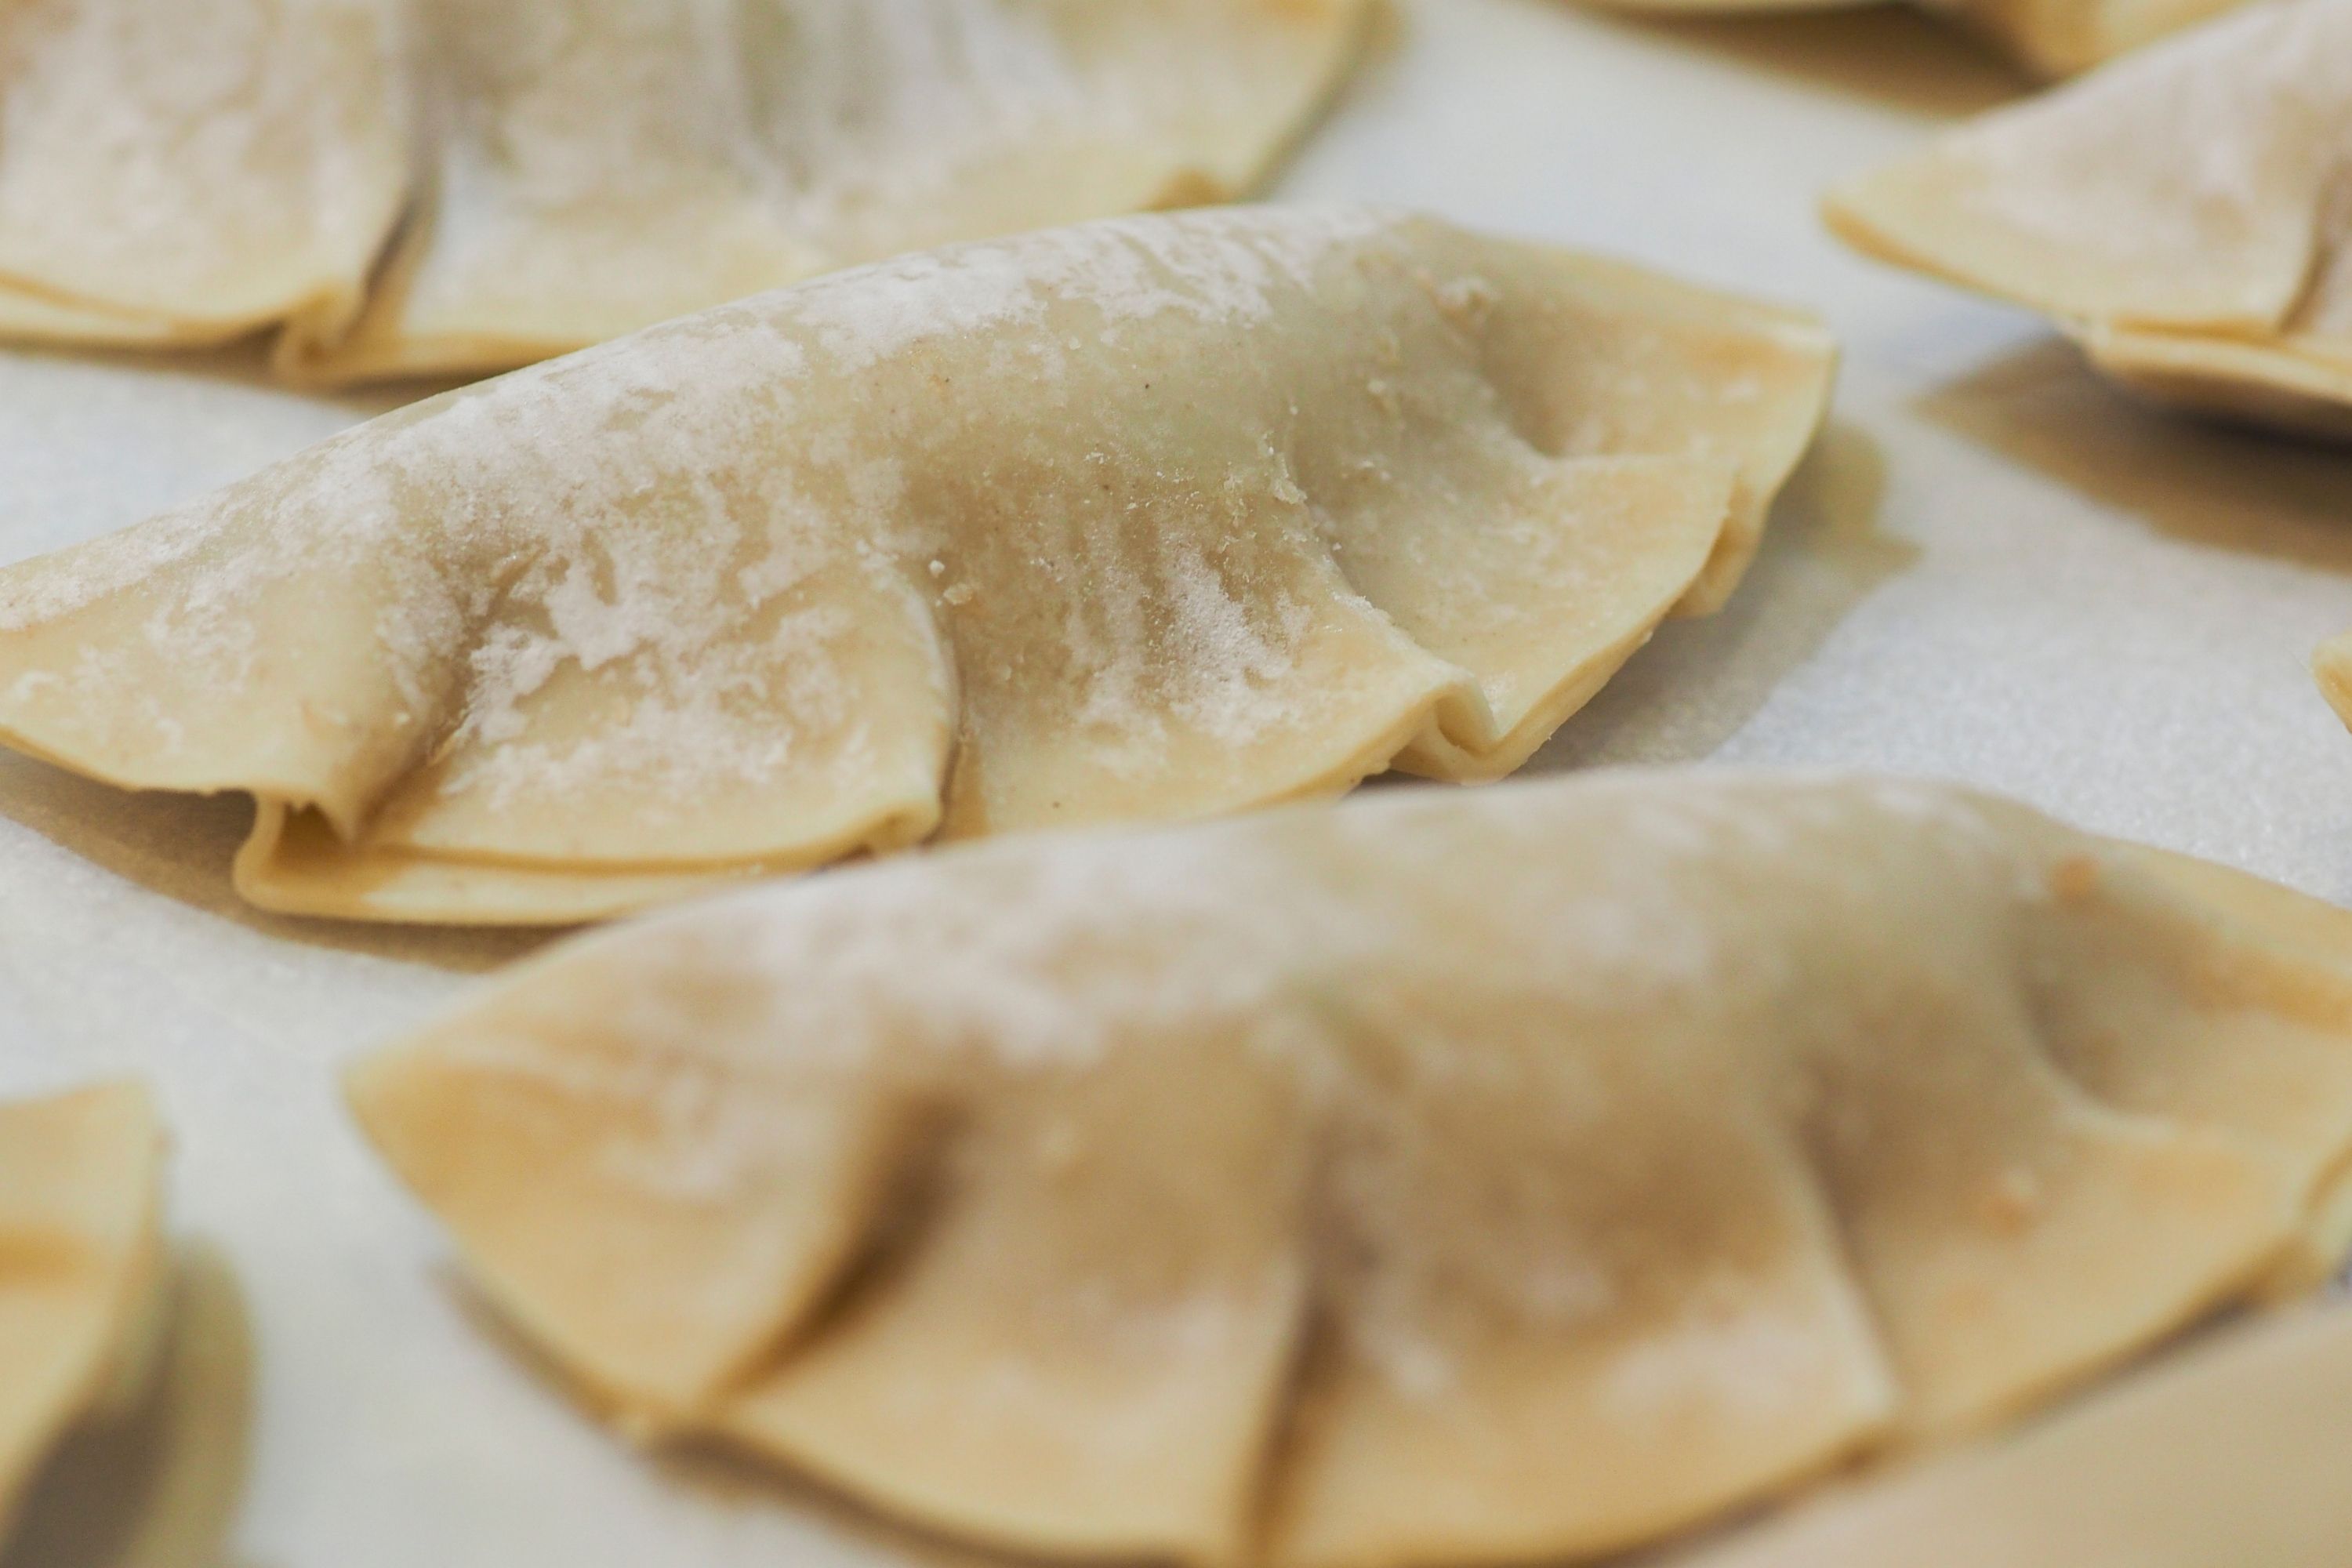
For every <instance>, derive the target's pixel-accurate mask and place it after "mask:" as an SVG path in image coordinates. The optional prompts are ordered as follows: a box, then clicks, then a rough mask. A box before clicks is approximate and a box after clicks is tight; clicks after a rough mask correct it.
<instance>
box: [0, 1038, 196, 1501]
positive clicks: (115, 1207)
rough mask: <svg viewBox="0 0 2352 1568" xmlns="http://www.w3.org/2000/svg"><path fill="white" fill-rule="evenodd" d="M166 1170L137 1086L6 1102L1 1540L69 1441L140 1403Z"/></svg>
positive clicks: (157, 1284)
mask: <svg viewBox="0 0 2352 1568" xmlns="http://www.w3.org/2000/svg"><path fill="white" fill-rule="evenodd" d="M162 1210H163V1130H162V1127H161V1125H160V1123H159V1122H158V1121H157V1120H156V1116H155V1108H154V1105H153V1102H152V1100H149V1098H148V1095H147V1091H146V1090H145V1089H142V1088H140V1087H139V1086H137V1085H136V1084H113V1085H108V1086H104V1087H101V1088H97V1089H82V1090H79V1091H77V1092H75V1093H71V1094H65V1095H60V1096H57V1097H54V1098H50V1099H46V1100H17V1101H13V1102H6V1103H0V1541H5V1538H6V1533H7V1527H8V1521H9V1519H10V1516H11V1515H12V1513H13V1512H14V1511H15V1508H16V1504H17V1502H18V1501H19V1500H20V1499H21V1497H22V1495H23V1492H24V1489H25V1488H26V1485H27V1484H28V1483H29V1482H30V1481H31V1480H32V1479H33V1476H34V1473H35V1471H36V1470H37V1469H38V1468H39V1467H40V1464H41V1461H42V1459H43V1458H46V1457H47V1454H48V1453H49V1451H50V1449H51V1448H52V1447H55V1445H56V1443H57V1441H58V1437H60V1436H63V1435H64V1433H65V1431H66V1430H67V1428H68V1427H70V1426H73V1425H74V1424H75V1423H77V1422H78V1421H79V1420H81V1419H82V1418H83V1417H84V1416H86V1415H90V1414H92V1413H93V1412H94V1411H97V1410H100V1409H102V1408H103V1407H105V1406H106V1405H109V1404H110V1403H112V1402H113V1401H115V1400H117V1399H121V1398H127V1397H128V1396H129V1395H130V1394H133V1393H135V1391H136V1388H137V1385H138V1381H139V1380H138V1373H140V1371H141V1370H142V1368H143V1364H144V1363H145V1362H146V1360H147V1357H146V1355H145V1354H144V1352H145V1351H146V1349H147V1348H148V1347H149V1346H150V1345H151V1344H152V1340H153V1338H154V1335H153V1333H152V1329H153V1327H154V1325H155V1323H156V1322H157V1321H158V1318H159V1308H160V1305H161V1297H162V1293H163V1290H162V1287H163V1278H164V1268H163V1233H162Z"/></svg>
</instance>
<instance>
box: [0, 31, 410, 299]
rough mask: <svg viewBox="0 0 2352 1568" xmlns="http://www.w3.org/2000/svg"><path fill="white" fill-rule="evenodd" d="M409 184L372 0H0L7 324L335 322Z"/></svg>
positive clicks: (0, 184)
mask: <svg viewBox="0 0 2352 1568" xmlns="http://www.w3.org/2000/svg"><path fill="white" fill-rule="evenodd" d="M407 184H408V153H407V131H406V110H405V102H404V79H403V77H402V74H401V72H400V69H399V66H398V60H397V44H396V39H395V37H394V30H393V28H392V26H391V23H390V19H389V16H388V14H387V12H386V11H385V9H384V8H383V6H382V5H377V4H373V3H371V0H167V3H164V4H157V3H155V0H12V3H11V4H8V5H0V335H5V336H12V337H21V338H46V339H65V340H69V341H75V342H126V343H158V344H195V343H207V342H222V341H225V340H226V339H230V338H235V337H238V336H241V335H243V334H244V333H247V332H250V331H254V330H255V329H256V328H258V327H263V326H268V325H273V324H275V323H278V322H280V321H294V322H296V323H298V324H299V325H298V330H299V331H303V332H306V333H315V334H328V335H332V334H335V333H338V332H340V331H342V330H343V329H344V328H346V327H348V326H349V324H350V322H351V321H352V317H353V315H354V314H355V313H356V312H357V310H358V309H359V303H360V298H361V293H362V289H363V288H364V287H365V284H366V281H367V275H368V270H369V268H370V267H371V266H373V263H374V260H375V258H376V256H377V254H378V252H379V251H380V250H381V249H382V247H383V241H384V238H385V237H386V235H388V234H389V233H390V231H391V229H392V226H393V225H394V222H395V220H396V219H397V218H398V217H399V215H400V209H401V205H402V203H403V201H404V199H405V193H406V189H407Z"/></svg>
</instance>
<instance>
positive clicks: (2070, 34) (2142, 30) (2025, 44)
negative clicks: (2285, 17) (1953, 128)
mask: <svg viewBox="0 0 2352 1568" xmlns="http://www.w3.org/2000/svg"><path fill="white" fill-rule="evenodd" d="M1591 3H1592V4H1595V5H1601V6H1602V7H1604V8H1606V9H1610V10H1615V11H1624V12H1629V13H1633V14H1635V15H1646V16H1769V15H1779V14H1782V13H1788V12H1807V11H1837V10H1845V9H1849V8H1852V7H1853V6H1857V5H1866V4H1870V3H1871V0H1591ZM2243 3H2244V0H1917V4H1918V5H1919V6H1920V8H1921V9H1923V10H1926V11H1928V12H1931V13H1933V14H1934V15H1937V16H1948V17H1950V18H1951V19H1952V20H1953V21H1955V22H1957V23H1958V24H1959V25H1960V26H1964V27H1966V28H1968V29H1969V30H1970V31H1972V32H1974V33H1977V34H1979V36H1981V37H1983V38H1984V39H1985V40H1986V41H1987V42H1989V43H1990V44H1991V45H1992V46H1993V47H1996V48H1998V49H1999V50H2000V52H2001V53H2003V54H2005V55H2007V56H2008V57H2009V58H2011V59H2012V60H2015V61H2016V62H2017V63H2018V64H2019V65H2021V66H2022V67H2024V68H2026V69H2027V70H2029V71H2032V73H2034V74H2035V75H2036V76H2042V77H2063V76H2073V75H2074V74H2075V73H2076V72H2078V71H2085V70H2089V69H2091V68H2093V67H2095V66H2098V65H2101V64H2103V63H2105V61H2108V60H2111V59H2114V58H2116V57H2117V56H2118V55H2123V54H2127V53H2129V52H2130V51H2131V50H2133V49H2137V48H2139V47H2143V46H2145V45H2147V44H2149V43H2152V42H2154V41H2155V40H2157V39H2158V38H2161V37H2165V36H2166V35H2167V34H2169V33H2174V32H2178V31H2179V30H2180V29H2181V28H2183V27H2189V26H2194V25H2196V24H2197V23H2200V22H2202V21H2205V20H2206V19H2208V18H2209V17H2211V16H2218V15H2220V14H2221V12H2223V11H2227V10H2231V9H2233V8H2235V7H2236V6H2238V5H2242V4H2243Z"/></svg>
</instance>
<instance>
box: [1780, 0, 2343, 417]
mask: <svg viewBox="0 0 2352 1568" xmlns="http://www.w3.org/2000/svg"><path fill="white" fill-rule="evenodd" d="M2347 54H2352V4H2347V0H2271V3H2267V4H2263V5H2252V6H2249V7H2247V8H2245V9H2244V10H2242V11H2240V12H2237V13H2234V14H2232V15H2231V16H2226V17H2223V18H2221V19H2220V20H2218V21H2214V22H2211V23H2209V24H2207V25H2206V26H2202V27H2200V28H2198V29H2197V30H2195V31H2193V32H2190V33H2188V34H2184V35H2182V36H2181V37H2177V38H2172V39H2168V40H2167V41H2166V42H2164V43H2162V44H2159V45H2157V46H2154V47H2150V48H2148V49H2147V50H2146V51H2144V52H2142V53H2139V54H2136V55H2133V56H2130V57H2129V58H2126V59H2123V60H2121V61H2118V62H2117V63H2116V64H2114V65H2112V66H2109V67H2107V68H2105V69H2104V70H2102V71H2100V72H2098V73H2097V74H2096V75H2095V76H2092V77H2090V78H2088V79H2084V80H2083V81H2080V82H2076V83H2074V84H2072V85H2070V86H2067V87H2064V88H2061V89H2057V90H2055V91H2053V92H2051V93H2049V94H2047V95H2045V96H2043V97H2042V98H2038V99H2034V100H2029V101H2028V102H2026V103H2023V104H2021V105H2018V106H2015V107H2013V108H2008V109H2002V110H1995V111H1993V112H1992V113H1990V114H1989V115H1986V116H1983V117H1982V118H1980V119H1978V120H1975V121H1969V123H1967V124H1965V125H1962V126H1961V127H1959V128H1958V129H1957V130H1955V131H1951V132H1946V133H1945V134H1943V135H1942V136H1940V137H1938V138H1937V139H1936V140H1935V141H1934V142H1931V143H1930V144H1929V146H1928V147H1927V149H1926V150H1925V151H1924V152H1922V153H1918V154H1916V156H1913V157H1910V158H1907V159H1905V160H1903V161H1901V162H1899V163H1895V164H1894V165H1892V166H1890V167H1888V168H1885V169H1882V170H1878V171H1876V172H1874V173H1871V174H1864V175H1863V176H1862V177H1861V178H1859V179H1857V180H1855V181H1853V182H1852V183H1850V184H1846V185H1844V186H1842V187H1841V188H1839V189H1838V190H1837V191H1835V192H1833V193H1832V195H1831V196H1830V197H1829V200H1828V203H1827V206H1826V213H1827V216H1828V219H1829V222H1830V226H1832V229H1834V230H1835V231H1836V232H1837V233H1838V234H1839V235H1840V236H1841V237H1843V238H1844V239H1845V240H1847V241H1848V242H1849V243H1851V244H1853V246H1855V247H1857V248H1859V249H1861V250H1863V251H1864V252H1866V253H1868V254H1871V255H1873V256H1876V257H1879V258H1883V259H1885V260H1889V261H1893V262H1895V263H1897V264H1899V265H1902V266H1905V267H1909V268H1915V269H1916V270H1919V271H1923V272H1927V273H1929V274H1931V275H1934V276H1937V277H1940V278H1944V279H1948V280H1951V281H1954V282H1957V283H1959V284H1962V285H1964V286H1966V287H1969V288H1972V289H1979V290H1982V291H1984V292H1986V293H1989V294H1993V295H1997V296H1999V297H2000V298H2003V299H2008V300H2016V301H2018V302H2020V303H2022V304H2025V305H2029V306H2031V307H2032V308H2034V309H2036V310H2043V311H2046V312H2048V313H2049V314H2050V315H2051V316H2052V317H2053V318H2054V319H2055V320H2056V321H2057V322H2058V324H2059V325H2060V326H2061V327H2062V328H2063V330H2064V331H2066V332H2067V333H2068V334H2069V335H2070V336H2072V337H2074V339H2075V340H2076V341H2077V342H2080V343H2081V344H2082V345H2083V347H2084V350H2085V352H2086V353H2088V354H2089V355H2090V357H2091V359H2092V361H2093V363H2095V364H2096V365H2097V366H2098V367H2099V369H2100V370H2101V371H2103V372H2105V374H2108V375H2109V376H2111V377H2113V378H2114V379H2115V380H2116V381H2118V382H2119V383H2121V384H2124V385H2126V386H2128V387H2130V388H2132V389H2134V390H2136V391H2137V392H2140V393H2142V394H2144V395H2147V396H2149V397H2152V398H2154V399H2156V400H2158V401H2159V402H2164V403H2168V404H2173V405H2179V406H2182V407H2186V408H2190V409H2194V410H2199V411H2201V412H2206V413H2211V414H2219V415H2222V416H2229V417H2231V418H2234V419H2238V420H2242V421H2246V422H2251V423H2255V424H2264V425H2272V426H2279V427H2283V428H2287V429H2292V430H2299V431H2307V432H2313V433H2317V434H2321V435H2327V436H2333V437H2346V436H2347V435H2352V267H2347V264H2346V260H2345V258H2346V256H2347V240H2352V206H2347V204H2346V203H2345V202H2344V201H2343V199H2342V196H2343V192H2344V189H2345V181H2346V178H2347V169H2352V164H2347V159H2346V153H2345V149H2346V148H2347V146H2352V78H2347V75H2346V73H2345V71H2344V70H2343V68H2342V61H2343V60H2344V59H2345V58H2347Z"/></svg>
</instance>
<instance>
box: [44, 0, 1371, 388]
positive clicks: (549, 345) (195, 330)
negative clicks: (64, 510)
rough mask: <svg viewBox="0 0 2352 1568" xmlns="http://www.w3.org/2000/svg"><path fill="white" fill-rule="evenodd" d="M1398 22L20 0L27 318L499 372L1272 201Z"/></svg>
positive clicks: (1173, 13) (1166, 1)
mask: <svg viewBox="0 0 2352 1568" xmlns="http://www.w3.org/2000/svg"><path fill="white" fill-rule="evenodd" d="M1368 15H1369V6H1368V5H1367V4H1366V0H856V3H844V0H173V3H171V4H168V5H158V4H155V3H153V0H23V3H21V4H12V5H6V6H5V7H0V130H5V135H4V136H0V335H16V336H23V337H33V338H48V339H61V340H67V341H79V342H158V343H195V342H216V341H220V340H224V339H227V338H232V337H236V336H238V335H240V334H242V333H245V332H248V331H254V330H256V329H258V328H262V327H268V326H277V325H281V324H282V325H283V327H284V331H283V332H282V333H281V335H280V338H279V344H278V363H279V365H280V367H281V368H282V369H283V370H285V371H286V372H287V373H288V374H291V375H293V376H295V377H296V378H298V379H300V380H304V381H310V382H349V381H358V380H365V379H372V378H382V377H388V376H403V375H417V374H452V373H465V374H474V373H479V372H483V371H489V370H503V369H506V368H508V367H509V366H512V365H518V364H523V363H529V362H530V361H532V360H535V359H541V358H545V357H547V356H549V355H551V354H557V353H565V352H567V351H569V350H572V349H575V348H581V347H584V346H586V345H588V344H590V343H594V342H603V341H604V340H605V339H608V338H613V337H617V336H620V335H622V334H624V333H626V332H630V331H635V330H636V329H638V328H640V327H645V326H649V325H651V324H653V323H654V322H656V321H663V320H666V319H667V318H669V317H672V316H678V315H685V314H688V313H690V312H692V311H695V310H704V309H707V308H708V307H709V306H712V305H717V304H720V303H722V302H724V301H726V300H732V299H736V298H739V297H741V296H743V295H747V294H753V293H757V292H759V291H761V290H762V289H773V288H778V287H781V286H783V285H786V284H790V283H794V282H798V281H800V280H801V279H804V278H807V277H810V276H812V275H814V274H815V273H818V272H823V271H828V270H831V269H834V268H841V267H845V266H851V265H855V264H856V263H860V262H864V261H868V260H875V259H878V258H882V257H885V256H888V255H893V254H897V253H898V252H901V251H908V250H917V249H922V248H925V247H930V246H935V245H940V244H945V243H948V242H950V241H951V240H957V239H969V238H978V237H985V236H989V235H996V234H1007V233H1013V232H1016V231H1019V230H1024V229H1029V228H1036V227H1044V226H1050V225H1054V224H1061V223H1072V222H1077V221H1080V220H1082V219H1086V218H1091V217H1098V216H1109V215H1112V214H1118V213H1124V212H1131V211H1137V210H1140V209H1145V208H1151V207H1160V206H1174V205H1191V204H1197V203H1202V202H1213V201H1219V200H1226V199H1231V198H1233V197H1234V196H1236V195H1244V194H1246V193H1248V192H1249V191H1251V190H1253V189H1255V186H1256V185H1257V184H1259V183H1260V181H1261V180H1262V179H1263V178H1264V176H1265V174H1266V173H1267V172H1268V170H1269V168H1270V167H1271V165H1272V164H1273V163H1275V161H1276V159H1277V158H1278V157H1279V156H1280V154H1281V153H1283V152H1284V151H1285V150H1286V148H1287V146H1288V144H1289V143H1290V142H1291V141H1292V140H1293V139H1294V138H1295V137H1296V136H1297V134H1298V133H1299V132H1301V130H1302V129H1303V128H1304V127H1305V126H1306V124H1307V121H1309V120H1311V119H1312V118H1313V116H1314V114H1315V113H1316V111H1317V110H1318V109H1319V107H1320V106H1321V105H1322V103H1323V101H1324V100H1325V99H1326V98H1327V97H1328V95H1329V93H1330V92H1331V91H1332V89H1334V88H1335V86H1336V85H1337V84H1338V83H1339V80H1340V79H1342V78H1343V77H1344V76H1345V74H1346V73H1347V70H1348V68H1349V65H1350V63H1351V62H1352V61H1353V59H1354V58H1355V55H1356V50H1357V47H1358V44H1359V41H1360V32H1361V30H1362V25H1363V23H1364V21H1365V18H1366V17H1367V16H1368ZM395 229H396V231H397V232H395ZM363 302H364V310H362V303H363Z"/></svg>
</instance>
